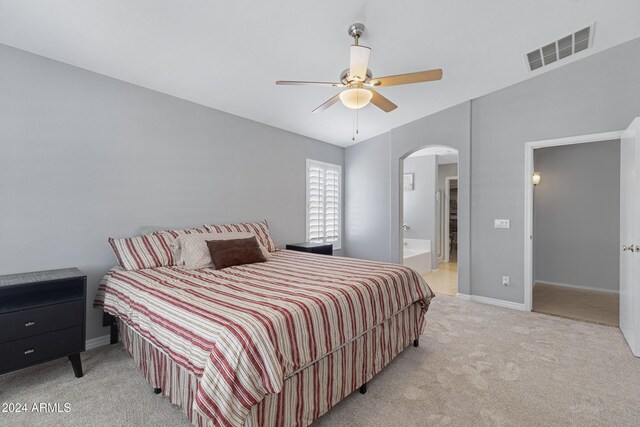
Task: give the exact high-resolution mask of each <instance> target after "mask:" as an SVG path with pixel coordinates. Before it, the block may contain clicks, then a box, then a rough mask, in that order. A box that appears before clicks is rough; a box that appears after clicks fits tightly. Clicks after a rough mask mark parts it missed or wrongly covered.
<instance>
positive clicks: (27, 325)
mask: <svg viewBox="0 0 640 427" xmlns="http://www.w3.org/2000/svg"><path fill="white" fill-rule="evenodd" d="M35 324H36V322H27V323H25V324H24V326H25V328H28V327H29V326H33V325H35Z"/></svg>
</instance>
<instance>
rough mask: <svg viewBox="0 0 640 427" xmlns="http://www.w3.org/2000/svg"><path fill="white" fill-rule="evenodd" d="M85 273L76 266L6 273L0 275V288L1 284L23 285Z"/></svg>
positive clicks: (81, 275)
mask: <svg viewBox="0 0 640 427" xmlns="http://www.w3.org/2000/svg"><path fill="white" fill-rule="evenodd" d="M84 276H85V274H84V273H83V272H82V271H80V270H78V269H77V268H62V269H59V270H46V271H34V272H31V273H20V274H7V275H5V276H0V288H1V287H3V286H16V285H24V284H27V283H34V282H52V281H54V280H65V279H74V278H77V277H84Z"/></svg>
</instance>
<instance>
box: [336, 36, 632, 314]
mask: <svg viewBox="0 0 640 427" xmlns="http://www.w3.org/2000/svg"><path fill="white" fill-rule="evenodd" d="M445 72H446V71H445ZM638 76H640V39H635V40H632V41H630V42H628V43H625V44H622V45H619V46H616V47H614V48H612V49H608V50H606V51H604V52H601V53H598V54H597V55H593V56H589V57H587V58H584V59H582V60H580V61H576V62H574V63H571V64H568V65H566V66H563V67H560V68H558V69H555V70H552V71H550V72H548V73H545V74H541V75H539V76H537V77H534V78H532V79H530V80H527V81H525V82H522V83H519V84H517V85H514V86H511V87H508V88H505V89H503V90H500V91H497V92H494V93H492V94H489V95H486V96H483V97H481V98H479V99H475V100H473V101H471V102H467V103H464V104H460V105H458V106H456V107H452V108H450V109H448V110H444V111H441V112H438V113H436V114H433V115H431V116H429V117H425V118H422V119H419V120H417V121H415V122H412V123H409V124H406V125H404V126H401V127H399V128H397V129H393V130H392V131H390V132H388V133H386V134H384V135H380V136H378V137H375V138H371V139H369V140H367V141H363V142H361V143H359V144H357V145H355V146H352V147H349V148H348V149H347V150H346V154H345V161H346V174H347V175H346V178H345V179H346V185H347V193H346V197H347V200H346V209H347V212H346V218H345V222H346V238H347V254H348V255H350V256H357V257H363V258H370V259H379V260H384V261H395V262H397V261H398V260H399V236H400V232H399V230H400V229H399V227H400V221H399V219H398V211H399V206H401V204H400V199H401V194H400V191H399V184H398V182H399V177H400V174H399V169H400V162H399V159H400V158H401V157H402V156H404V155H406V154H407V153H409V152H411V151H413V150H415V149H417V148H420V147H423V146H426V145H430V144H434V145H436V144H442V145H449V146H451V147H453V148H457V149H458V150H459V176H460V182H459V186H460V187H459V201H458V210H459V215H458V217H459V218H458V229H459V231H458V248H459V254H458V263H459V292H460V293H466V294H469V293H471V294H474V295H480V296H485V297H491V298H497V299H502V300H507V301H512V302H516V303H523V302H524V287H523V286H524V274H523V272H524V144H525V143H526V142H527V141H536V140H541V139H550V138H560V137H565V136H574V135H583V134H590V133H599V132H607V131H614V130H621V129H625V128H626V127H627V126H628V125H629V124H630V123H631V121H632V120H633V118H634V117H636V116H638V115H640V80H639V77H638ZM368 189H375V190H374V191H371V190H369V191H371V192H372V193H374V194H367V195H363V194H362V193H364V192H366V191H367V190H368ZM470 194H472V195H473V196H472V197H470ZM470 215H472V216H470ZM470 218H471V219H470ZM495 218H507V219H510V220H511V228H510V229H508V230H496V229H494V228H493V220H494V219H495ZM470 254H472V256H471V257H470ZM503 275H508V276H510V277H511V286H509V287H504V286H502V284H501V277H502V276H503Z"/></svg>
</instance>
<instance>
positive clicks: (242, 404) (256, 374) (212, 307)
mask: <svg viewBox="0 0 640 427" xmlns="http://www.w3.org/2000/svg"><path fill="white" fill-rule="evenodd" d="M432 296H433V294H432V292H431V290H430V289H429V287H428V286H427V285H426V283H425V282H424V280H423V279H422V278H421V277H420V276H419V275H418V274H417V273H416V272H415V271H413V270H411V269H409V268H406V267H403V266H400V265H395V264H384V263H376V262H370V261H362V260H355V259H349V258H341V257H329V256H318V255H311V254H305V253H301V252H293V251H279V252H276V253H274V254H273V256H272V257H271V259H270V260H269V261H268V262H265V263H257V264H251V265H244V266H237V267H231V268H227V269H224V270H213V269H202V270H195V271H189V270H184V269H180V268H177V267H160V268H153V269H144V270H134V271H125V270H122V269H121V268H119V267H117V268H114V269H112V270H111V271H109V273H108V274H107V275H106V276H105V278H104V279H103V281H102V283H101V284H100V287H99V289H98V293H97V295H96V300H95V303H94V305H95V306H97V307H103V308H104V310H105V311H107V312H109V313H111V314H113V315H115V316H118V317H120V318H122V319H123V320H124V321H126V322H127V323H128V324H129V325H130V326H131V327H132V328H134V329H135V330H136V331H137V332H138V333H139V334H141V335H142V336H144V337H145V338H146V339H147V340H149V341H150V342H151V343H153V344H154V345H155V346H157V347H158V348H160V349H161V350H163V351H164V352H166V353H167V354H168V355H169V356H170V357H171V358H172V359H173V360H175V361H176V363H178V364H179V365H181V366H183V367H184V368H186V369H188V370H189V371H190V372H192V373H193V374H194V375H196V376H197V377H199V378H200V389H199V390H198V392H197V395H196V401H195V402H194V408H195V410H196V411H198V412H200V413H201V414H202V415H204V416H205V417H207V418H209V419H211V420H212V421H213V422H214V424H216V425H242V424H243V422H244V420H245V418H246V417H247V415H248V413H249V411H250V408H251V406H253V405H255V404H256V403H258V402H259V401H260V400H262V399H263V398H264V396H265V395H267V394H271V393H278V392H279V391H280V390H281V387H282V385H283V382H284V380H285V378H287V377H289V376H291V375H292V374H293V373H295V372H297V371H298V370H300V369H302V368H304V367H306V366H308V365H310V364H312V363H314V362H315V361H317V360H319V359H321V358H323V357H324V356H326V355H327V354H329V353H331V352H333V351H335V350H337V349H339V348H340V347H342V346H343V345H344V344H346V343H348V342H350V341H352V340H354V339H355V338H358V337H359V336H360V335H362V334H363V333H364V332H366V331H368V330H369V329H371V328H373V327H374V326H376V325H379V324H381V323H383V322H384V321H386V320H387V319H389V318H390V317H392V316H394V315H395V314H396V313H398V312H400V311H402V310H403V309H405V308H406V307H408V306H410V305H411V304H414V303H416V302H417V303H420V304H421V305H422V307H423V310H425V311H426V309H427V308H428V305H429V301H430V299H431V297H432ZM407 333H411V332H410V331H407ZM416 338H417V337H416ZM345 374H346V373H345Z"/></svg>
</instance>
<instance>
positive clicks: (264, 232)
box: [204, 220, 278, 252]
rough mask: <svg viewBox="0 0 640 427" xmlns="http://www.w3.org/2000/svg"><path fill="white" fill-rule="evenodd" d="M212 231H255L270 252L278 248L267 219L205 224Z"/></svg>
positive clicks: (260, 241)
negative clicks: (270, 232)
mask: <svg viewBox="0 0 640 427" xmlns="http://www.w3.org/2000/svg"><path fill="white" fill-rule="evenodd" d="M204 227H205V228H206V229H207V230H208V231H209V232H210V233H230V232H234V231H236V232H243V231H246V232H249V231H250V232H253V234H254V235H255V236H256V238H257V239H258V242H259V243H260V244H261V245H262V246H264V247H265V248H267V250H268V251H269V252H275V251H277V250H278V249H277V248H276V244H275V243H273V240H272V239H271V236H270V235H269V224H267V220H263V221H259V222H245V223H239V224H223V225H217V224H215V225H205V226H204Z"/></svg>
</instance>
